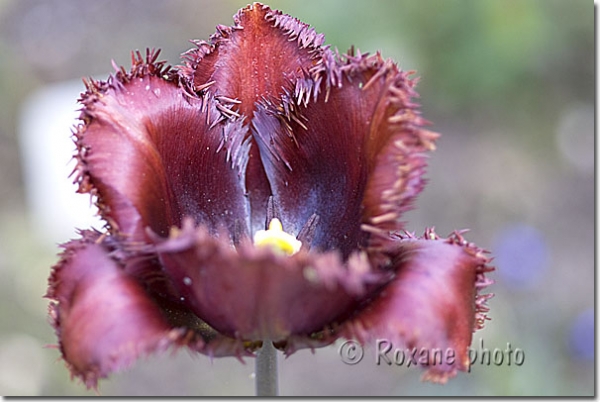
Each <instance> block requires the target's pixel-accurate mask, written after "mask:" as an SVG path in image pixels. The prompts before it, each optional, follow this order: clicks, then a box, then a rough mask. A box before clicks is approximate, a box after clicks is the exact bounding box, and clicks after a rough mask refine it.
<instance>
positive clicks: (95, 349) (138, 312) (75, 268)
mask: <svg viewBox="0 0 600 402" xmlns="http://www.w3.org/2000/svg"><path fill="white" fill-rule="evenodd" d="M84 236H85V238H84V239H83V240H79V241H73V242H71V243H69V244H68V245H66V250H65V252H64V254H63V256H62V259H61V261H60V262H59V263H58V264H57V265H56V266H55V267H54V269H53V272H52V275H51V277H50V280H49V291H48V295H47V297H49V298H50V299H52V300H53V301H54V302H53V303H52V304H51V305H50V315H51V318H52V320H53V324H54V326H55V328H56V333H57V335H58V338H59V344H60V350H61V352H62V356H63V358H64V360H65V361H66V363H67V366H68V367H69V369H70V370H71V373H72V374H73V375H74V376H77V377H79V378H81V379H82V380H83V381H84V382H85V384H86V385H87V386H88V387H96V384H97V381H98V379H100V378H103V377H106V376H107V375H108V374H109V373H110V372H112V371H116V370H119V369H122V368H125V367H127V366H129V365H130V364H131V363H133V361H134V360H136V359H137V358H138V357H140V356H143V355H147V354H149V353H154V352H158V351H162V350H165V349H166V348H167V347H169V346H170V345H173V344H178V343H181V342H182V341H183V336H184V335H185V334H186V331H185V330H183V329H174V328H172V327H171V326H170V325H169V324H168V322H167V321H166V320H165V318H164V316H163V315H162V313H161V311H160V309H159V308H158V307H157V305H156V304H154V302H153V301H152V300H151V299H150V298H149V297H148V296H147V295H146V294H145V292H144V289H143V287H142V286H141V285H139V284H138V283H137V282H136V281H135V280H134V279H133V278H131V277H130V276H128V275H127V274H125V272H124V271H123V269H122V267H121V266H119V264H118V263H117V262H115V261H114V260H113V259H111V258H110V257H109V255H108V254H107V249H106V248H105V247H104V246H103V245H101V244H99V243H97V242H95V241H94V239H95V238H97V237H98V235H97V234H92V233H90V232H87V233H86V234H85V235H84ZM96 240H98V241H100V239H96ZM197 342H200V343H199V344H197V345H196V346H197V347H199V348H200V347H202V341H201V340H198V341H197Z"/></svg>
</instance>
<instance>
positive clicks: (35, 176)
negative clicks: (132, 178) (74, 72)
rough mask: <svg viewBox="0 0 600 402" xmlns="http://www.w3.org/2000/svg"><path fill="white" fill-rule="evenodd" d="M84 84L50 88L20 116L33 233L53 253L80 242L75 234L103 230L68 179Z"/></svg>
mask: <svg viewBox="0 0 600 402" xmlns="http://www.w3.org/2000/svg"><path fill="white" fill-rule="evenodd" d="M84 90H85V87H84V86H83V83H82V82H81V80H76V81H68V82H63V83H58V84H53V85H50V86H46V87H44V88H42V89H41V90H39V91H37V92H35V93H34V94H33V95H32V96H30V97H29V99H27V100H26V101H25V102H24V104H23V107H22V111H21V116H20V123H21V125H20V133H19V134H20V140H21V153H22V158H21V159H22V163H23V171H24V181H25V192H26V199H27V204H28V208H29V211H30V214H29V216H30V219H31V224H32V228H33V229H34V230H35V231H36V235H37V236H38V237H39V238H40V240H41V241H43V242H44V243H47V244H48V245H49V246H50V247H55V246H56V244H58V243H63V242H65V241H67V240H69V239H72V238H75V237H76V228H79V229H87V228H90V227H91V226H93V227H95V228H97V229H101V228H102V226H103V223H102V222H101V220H100V218H99V217H98V216H96V213H97V208H96V207H95V206H94V205H93V203H92V202H91V200H90V196H89V195H88V194H77V193H76V190H77V185H76V184H74V183H73V178H72V177H71V178H69V175H70V174H71V172H72V171H73V168H74V167H75V160H74V159H73V158H72V157H73V155H74V153H75V144H74V143H73V139H72V138H71V137H72V135H71V133H72V129H73V127H74V125H75V124H76V123H77V116H78V115H79V112H78V111H77V110H78V109H79V108H80V107H81V106H80V105H79V104H78V103H77V99H79V97H80V94H81V92H83V91H84Z"/></svg>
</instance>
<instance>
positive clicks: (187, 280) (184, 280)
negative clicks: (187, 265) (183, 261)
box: [183, 276, 192, 286]
mask: <svg viewBox="0 0 600 402" xmlns="http://www.w3.org/2000/svg"><path fill="white" fill-rule="evenodd" d="M183 283H184V284H185V285H187V286H191V284H192V279H191V278H190V277H188V276H186V277H185V278H183Z"/></svg>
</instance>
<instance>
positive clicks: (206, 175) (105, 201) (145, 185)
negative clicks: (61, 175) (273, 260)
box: [75, 51, 248, 240]
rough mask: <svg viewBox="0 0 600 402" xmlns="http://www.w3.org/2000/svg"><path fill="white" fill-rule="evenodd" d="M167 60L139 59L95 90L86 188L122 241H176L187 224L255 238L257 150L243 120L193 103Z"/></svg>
mask: <svg viewBox="0 0 600 402" xmlns="http://www.w3.org/2000/svg"><path fill="white" fill-rule="evenodd" d="M157 57H158V52H156V51H148V52H147V54H146V58H145V59H144V58H142V55H141V54H139V53H134V54H133V55H132V63H133V66H132V68H131V70H130V71H129V72H126V71H125V70H124V69H123V68H121V69H119V70H118V71H117V73H116V74H115V75H112V76H111V77H109V79H108V80H107V81H105V82H104V81H92V80H90V81H88V82H87V88H88V89H87V92H86V93H84V94H83V96H82V99H81V100H80V102H81V103H82V104H83V105H84V108H83V109H82V114H81V117H80V118H81V119H82V121H83V123H82V124H81V125H80V126H79V127H78V131H77V133H76V134H75V138H76V143H77V148H78V154H77V155H76V158H77V161H78V164H77V168H76V181H77V182H78V183H79V191H80V192H88V193H91V194H92V195H96V196H97V201H98V205H99V209H100V212H101V214H102V216H103V218H105V219H106V220H107V221H108V223H109V226H110V227H111V229H112V231H113V232H118V233H120V234H124V235H128V236H130V238H132V239H134V240H144V239H145V228H146V227H148V226H149V227H151V228H152V230H153V231H154V232H156V233H160V234H162V235H165V236H166V235H167V233H168V230H169V228H170V227H171V226H172V225H179V224H180V221H181V218H182V217H183V216H184V215H186V216H193V217H194V218H195V219H196V221H197V222H202V223H203V224H205V225H207V226H209V227H216V225H217V224H225V225H226V226H227V227H228V228H229V229H230V230H231V232H232V233H233V235H234V236H237V235H240V236H241V235H242V234H243V233H246V232H247V231H248V222H247V216H248V205H247V201H246V199H245V197H244V192H245V188H244V184H243V183H244V180H243V178H244V174H245V169H246V166H245V165H246V162H247V158H248V145H247V144H244V143H238V142H236V141H237V139H238V138H241V137H243V135H239V134H237V132H238V131H245V130H246V129H245V128H244V127H243V125H242V121H241V119H235V118H233V117H232V116H230V115H229V114H228V113H226V112H224V110H225V109H227V107H226V106H224V105H225V104H224V103H223V102H221V101H219V100H216V99H214V98H211V97H204V98H197V97H192V96H187V95H186V93H185V91H183V90H182V89H181V88H180V85H179V78H178V76H177V75H176V74H175V73H174V72H173V70H172V69H170V68H169V67H165V66H164V62H157V61H156V59H157Z"/></svg>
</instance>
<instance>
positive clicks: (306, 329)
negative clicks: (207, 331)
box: [157, 221, 377, 341]
mask: <svg viewBox="0 0 600 402" xmlns="http://www.w3.org/2000/svg"><path fill="white" fill-rule="evenodd" d="M157 250H158V253H159V255H160V258H161V261H162V262H163V264H164V267H165V269H166V271H167V272H168V273H169V274H170V275H171V277H172V278H173V281H174V284H175V287H176V288H177V289H179V291H180V293H181V295H182V297H184V298H185V301H186V303H187V304H188V306H189V307H190V308H191V309H192V310H193V311H194V312H195V313H196V314H197V315H198V316H199V317H201V318H202V319H203V320H204V321H206V322H207V323H208V324H210V325H211V326H212V327H213V328H215V329H216V330H217V331H219V332H220V333H223V334H224V335H228V336H231V337H234V338H236V339H241V340H247V341H257V340H262V339H270V340H272V341H282V340H285V339H286V338H288V337H290V336H292V335H311V334H312V333H314V332H317V331H321V330H322V329H324V328H325V327H326V326H327V325H330V324H334V323H335V322H336V320H338V319H341V318H343V317H344V315H346V314H347V313H348V312H350V311H352V308H353V306H355V305H356V303H357V300H358V298H359V297H360V296H361V295H362V294H364V293H365V292H366V291H367V289H368V287H369V286H370V284H371V283H373V282H374V281H375V280H376V279H377V278H376V277H375V275H373V274H372V273H371V271H370V267H369V263H368V261H367V259H366V257H365V256H364V255H363V254H353V255H352V256H351V257H350V258H349V259H348V261H347V263H346V264H345V265H344V264H343V263H342V261H341V258H340V256H339V254H338V253H334V252H332V253H328V254H316V253H308V252H306V251H305V250H301V251H300V252H298V253H297V254H295V255H293V256H289V257H287V256H280V255H275V254H274V253H273V252H271V250H269V249H264V248H263V249H258V248H255V247H254V246H253V245H252V244H249V243H248V242H245V241H244V242H241V243H240V244H239V245H238V247H237V249H236V248H234V247H232V246H231V244H230V242H229V241H227V240H226V236H225V241H223V237H221V238H219V237H214V236H211V235H209V234H208V232H207V231H206V230H205V229H204V228H198V229H194V227H193V222H191V221H186V222H184V226H183V229H182V231H180V232H179V233H175V234H174V235H173V236H172V237H171V238H170V239H169V240H167V241H164V242H162V241H160V240H159V244H158V245H157Z"/></svg>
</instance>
